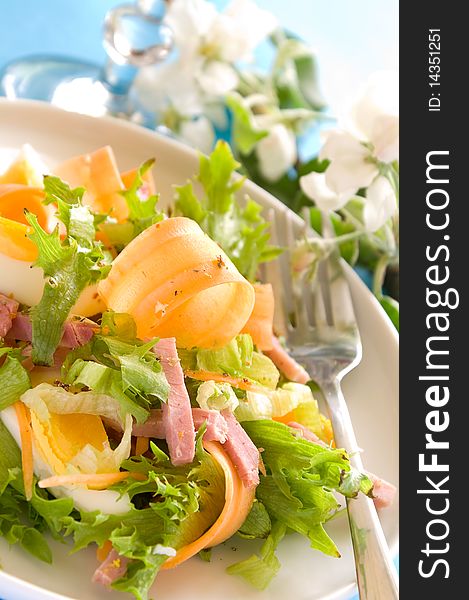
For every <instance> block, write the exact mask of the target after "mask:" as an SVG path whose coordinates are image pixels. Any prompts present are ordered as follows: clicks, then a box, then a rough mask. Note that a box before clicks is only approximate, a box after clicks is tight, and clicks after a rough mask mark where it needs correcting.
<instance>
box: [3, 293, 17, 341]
mask: <svg viewBox="0 0 469 600" xmlns="http://www.w3.org/2000/svg"><path fill="white" fill-rule="evenodd" d="M18 306H19V303H18V302H17V301H16V300H13V299H12V298H8V296H5V295H4V294H0V338H3V337H5V336H6V334H7V333H8V332H9V331H10V329H11V326H12V324H13V320H14V318H15V317H16V311H17V310H18Z"/></svg>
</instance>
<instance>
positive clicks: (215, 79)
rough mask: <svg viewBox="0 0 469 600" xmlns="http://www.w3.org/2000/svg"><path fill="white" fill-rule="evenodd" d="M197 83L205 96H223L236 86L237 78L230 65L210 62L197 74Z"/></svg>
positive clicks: (216, 61)
mask: <svg viewBox="0 0 469 600" xmlns="http://www.w3.org/2000/svg"><path fill="white" fill-rule="evenodd" d="M197 82H198V84H199V85H200V88H201V89H202V90H203V91H204V93H205V94H206V95H208V96H225V95H226V94H228V92H231V91H232V90H234V89H235V87H236V86H237V85H238V76H237V74H236V71H235V70H234V69H233V68H232V67H231V66H230V65H227V64H226V63H224V62H221V61H218V60H210V61H207V62H206V63H205V65H204V67H203V68H202V69H201V70H200V71H199V73H198V74H197Z"/></svg>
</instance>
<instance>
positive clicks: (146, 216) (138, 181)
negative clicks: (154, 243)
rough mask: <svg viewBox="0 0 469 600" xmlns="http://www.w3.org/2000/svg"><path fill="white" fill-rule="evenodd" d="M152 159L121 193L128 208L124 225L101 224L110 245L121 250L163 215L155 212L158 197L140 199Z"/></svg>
mask: <svg viewBox="0 0 469 600" xmlns="http://www.w3.org/2000/svg"><path fill="white" fill-rule="evenodd" d="M154 163H155V160H154V159H153V158H151V159H149V160H147V161H145V162H144V163H143V164H142V165H141V166H140V167H139V168H138V170H137V174H136V177H135V179H134V181H133V183H132V185H131V186H130V187H129V188H128V189H127V190H124V191H123V192H122V195H123V196H124V198H125V200H126V202H127V206H128V208H129V217H128V221H127V222H126V223H114V222H112V221H109V220H108V221H106V222H104V223H102V224H101V227H100V229H101V230H102V231H104V233H105V234H106V235H107V237H108V239H109V241H110V243H111V245H113V246H114V247H116V248H117V250H122V249H123V248H124V247H125V246H127V244H129V243H130V242H131V241H132V240H133V239H134V238H135V237H137V235H139V233H142V231H144V230H145V229H147V228H148V227H150V226H151V225H153V224H154V223H158V222H159V221H161V220H162V219H163V217H164V214H163V213H162V212H160V211H158V210H157V208H156V204H157V202H158V200H159V195H158V194H154V195H151V196H148V197H147V198H144V197H142V195H141V188H142V186H143V185H144V180H143V176H144V175H145V173H146V172H147V171H148V170H149V169H151V167H152V166H153V165H154Z"/></svg>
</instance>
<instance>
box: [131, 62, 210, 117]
mask: <svg viewBox="0 0 469 600" xmlns="http://www.w3.org/2000/svg"><path fill="white" fill-rule="evenodd" d="M136 87H137V89H138V92H139V98H140V100H141V102H142V104H143V105H144V106H145V107H146V108H147V109H148V110H150V111H152V112H155V113H156V114H157V115H158V118H159V119H160V120H161V118H162V115H164V113H165V112H166V111H167V110H168V109H169V108H171V109H173V110H176V111H177V112H178V113H179V114H181V115H185V116H190V117H192V116H197V115H200V114H201V113H202V112H203V108H204V100H203V98H202V94H201V90H200V88H199V86H198V84H197V82H196V80H195V79H194V74H193V72H192V69H191V65H189V64H184V63H181V64H179V62H169V63H164V64H161V65H159V66H157V67H146V68H143V69H141V70H140V72H139V74H138V77H137V80H136Z"/></svg>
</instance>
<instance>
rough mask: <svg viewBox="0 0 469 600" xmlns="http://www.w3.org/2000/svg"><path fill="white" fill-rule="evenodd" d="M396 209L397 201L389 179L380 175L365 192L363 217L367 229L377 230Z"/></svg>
mask: <svg viewBox="0 0 469 600" xmlns="http://www.w3.org/2000/svg"><path fill="white" fill-rule="evenodd" d="M396 211H397V201H396V195H395V193H394V190H393V189H392V186H391V184H390V183H389V180H388V179H387V178H386V177H383V176H382V175H380V176H379V177H377V178H376V179H375V180H374V181H373V183H372V184H371V185H370V187H369V188H368V190H367V192H366V201H365V208H364V210H363V219H364V221H365V227H366V229H367V230H368V231H371V232H373V231H377V230H378V229H379V228H380V227H382V226H383V225H384V224H385V223H386V221H387V220H388V219H390V218H391V217H392V216H393V215H394V213H395V212H396Z"/></svg>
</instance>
